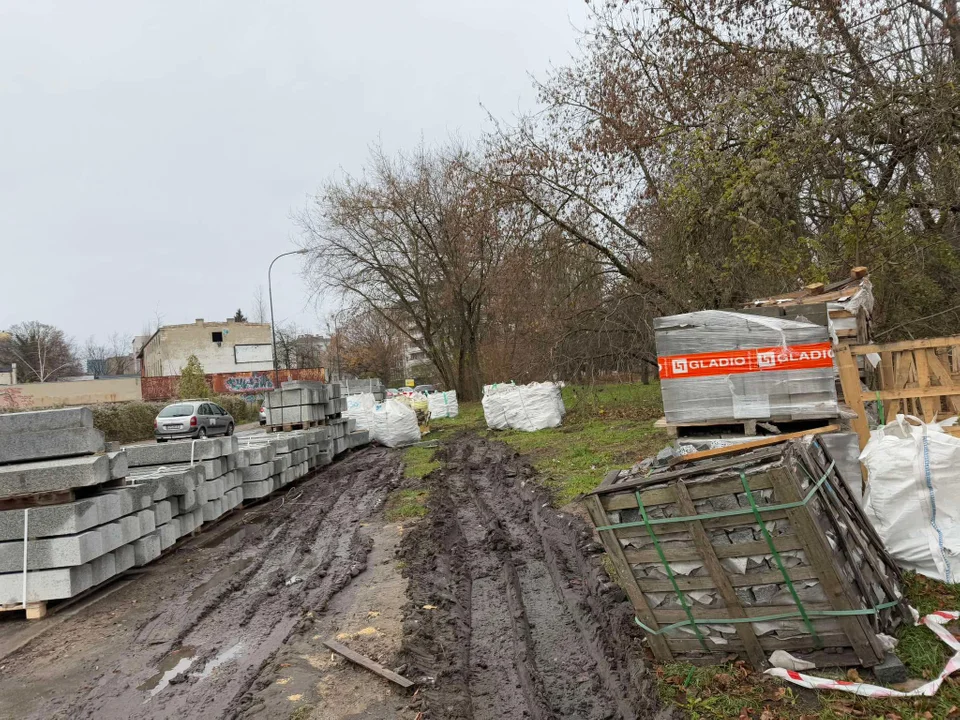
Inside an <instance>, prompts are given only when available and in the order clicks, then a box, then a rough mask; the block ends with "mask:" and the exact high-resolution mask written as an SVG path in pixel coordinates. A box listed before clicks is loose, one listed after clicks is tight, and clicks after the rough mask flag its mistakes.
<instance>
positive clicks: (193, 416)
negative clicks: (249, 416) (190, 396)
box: [153, 400, 236, 442]
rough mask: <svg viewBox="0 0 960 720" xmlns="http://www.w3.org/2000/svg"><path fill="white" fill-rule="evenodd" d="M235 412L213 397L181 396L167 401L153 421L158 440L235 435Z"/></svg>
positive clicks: (154, 432)
mask: <svg viewBox="0 0 960 720" xmlns="http://www.w3.org/2000/svg"><path fill="white" fill-rule="evenodd" d="M235 425H236V424H235V423H234V421H233V416H232V415H231V414H230V413H228V412H227V411H226V410H224V409H223V408H222V407H220V406H219V405H217V404H216V403H214V402H210V401H209V400H181V401H180V402H177V403H173V404H172V405H167V406H166V407H165V408H164V409H163V410H161V411H160V414H159V415H157V417H156V419H155V420H154V421H153V434H154V436H155V437H156V438H157V442H166V441H167V440H180V439H182V438H203V437H208V436H210V435H233V429H234V427H235Z"/></svg>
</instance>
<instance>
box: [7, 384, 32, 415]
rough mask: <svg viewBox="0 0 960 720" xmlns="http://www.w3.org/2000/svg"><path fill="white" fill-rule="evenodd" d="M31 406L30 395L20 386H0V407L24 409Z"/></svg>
mask: <svg viewBox="0 0 960 720" xmlns="http://www.w3.org/2000/svg"><path fill="white" fill-rule="evenodd" d="M31 406H32V403H31V401H30V396H29V395H24V394H23V391H22V390H21V389H20V388H0V409H3V410H26V409H28V408H30V407H31Z"/></svg>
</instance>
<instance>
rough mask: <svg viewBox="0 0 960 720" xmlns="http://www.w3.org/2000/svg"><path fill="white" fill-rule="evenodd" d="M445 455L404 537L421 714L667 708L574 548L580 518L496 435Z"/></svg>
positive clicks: (592, 570) (616, 602) (487, 715)
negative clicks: (556, 504)
mask: <svg viewBox="0 0 960 720" xmlns="http://www.w3.org/2000/svg"><path fill="white" fill-rule="evenodd" d="M444 459H445V461H446V463H445V467H444V468H442V469H441V470H438V471H436V472H434V473H433V474H432V475H431V476H429V477H428V478H427V483H428V488H429V490H430V500H429V509H430V512H429V514H428V515H427V518H426V519H425V520H424V521H422V522H421V523H419V524H418V525H417V526H416V527H415V528H414V529H413V530H412V531H411V532H410V533H409V534H408V535H407V536H406V538H405V539H404V542H403V545H402V555H403V559H404V560H405V562H406V563H407V567H406V569H405V571H404V574H405V575H406V576H407V577H408V578H409V582H410V585H409V588H408V595H409V597H410V602H409V603H408V605H407V608H406V615H405V619H404V659H405V660H406V661H407V662H409V663H410V667H411V670H410V671H409V672H410V673H411V674H413V676H415V677H416V676H417V674H419V676H420V677H419V678H418V679H420V680H421V681H422V682H423V683H424V688H425V689H424V690H423V691H422V692H421V695H422V696H423V698H424V701H423V705H422V707H423V709H424V711H425V714H426V716H427V717H430V718H444V719H445V720H446V719H447V718H449V719H451V720H458V719H461V718H462V719H464V720H492V719H493V718H508V717H509V718H524V717H528V718H536V719H548V718H558V719H559V718H569V719H573V718H576V719H577V720H600V719H602V718H654V717H657V716H658V715H659V716H661V717H669V716H670V712H669V711H663V713H660V711H659V709H658V706H657V701H656V692H655V688H654V685H653V680H652V676H651V674H650V672H649V670H648V669H647V668H646V667H645V666H644V663H643V660H642V655H641V653H642V650H641V644H640V633H639V631H638V630H637V629H636V628H635V627H634V626H633V623H632V622H631V619H632V612H631V609H630V607H629V605H628V604H627V603H625V602H623V600H622V594H621V593H619V592H610V591H609V590H610V586H609V582H608V581H606V579H605V576H604V574H603V573H602V571H601V570H600V567H599V562H598V560H597V559H596V558H595V557H591V556H590V553H588V552H586V551H585V550H584V547H585V546H587V545H589V544H590V543H591V541H592V532H591V531H590V530H589V529H588V528H587V526H586V525H585V524H584V523H583V522H582V521H581V520H579V518H576V517H573V516H570V515H565V514H561V513H558V512H557V511H556V510H555V509H553V508H552V507H551V506H550V505H549V503H548V498H547V496H546V495H545V493H543V491H542V490H541V489H539V488H538V487H537V486H536V485H535V484H534V483H532V482H531V479H532V477H533V476H534V472H533V470H532V469H531V468H530V467H529V466H527V465H525V464H524V463H522V462H521V461H519V460H518V458H517V456H516V454H515V453H513V452H512V451H511V450H509V449H508V448H507V447H506V446H504V445H502V444H500V443H490V442H487V441H486V440H482V439H480V438H477V437H475V436H467V435H464V436H460V437H458V438H456V439H455V440H453V441H451V442H450V443H449V445H448V447H447V448H446V450H445V458H444ZM424 605H433V606H436V609H433V610H429V609H424V607H423V606H424Z"/></svg>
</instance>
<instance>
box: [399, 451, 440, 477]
mask: <svg viewBox="0 0 960 720" xmlns="http://www.w3.org/2000/svg"><path fill="white" fill-rule="evenodd" d="M435 455H436V448H430V447H410V448H407V449H406V450H404V451H403V476H404V477H406V478H410V479H414V480H421V479H423V478H425V477H426V476H427V475H429V474H430V473H432V472H433V471H434V470H436V469H438V468H439V467H440V461H439V460H436V459H434V456H435Z"/></svg>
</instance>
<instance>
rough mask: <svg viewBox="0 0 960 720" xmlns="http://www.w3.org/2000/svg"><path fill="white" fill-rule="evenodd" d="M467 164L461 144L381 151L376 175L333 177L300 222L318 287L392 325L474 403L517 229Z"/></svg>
mask: <svg viewBox="0 0 960 720" xmlns="http://www.w3.org/2000/svg"><path fill="white" fill-rule="evenodd" d="M469 161H470V157H469V153H468V152H467V151H466V150H465V149H463V148H462V147H459V146H452V147H449V148H446V149H444V150H440V151H431V150H428V149H426V148H424V147H421V148H420V149H419V150H417V151H416V152H415V153H413V154H412V155H400V156H398V157H397V158H389V157H387V156H386V155H385V154H384V153H383V151H382V150H380V149H375V150H374V151H373V157H372V159H371V165H370V168H369V178H365V179H362V180H355V179H347V180H346V181H344V182H331V183H329V184H328V185H327V186H326V187H325V188H324V190H323V192H322V193H321V195H320V196H319V197H318V198H317V201H316V204H315V206H314V207H312V208H311V209H310V210H309V211H308V212H307V213H306V214H305V215H304V216H303V218H302V223H303V227H304V230H305V232H306V236H307V244H308V246H309V248H310V249H311V250H313V251H314V252H313V253H312V263H311V268H310V272H312V276H313V278H314V280H315V281H316V283H317V284H318V285H320V286H325V287H327V288H330V289H333V290H336V291H339V292H344V293H346V294H348V295H351V296H353V298H355V299H356V300H357V301H359V302H362V303H363V304H364V306H365V307H366V309H367V310H369V311H372V312H376V313H378V314H379V315H380V316H381V317H382V318H383V319H384V320H386V321H387V322H390V323H392V324H393V326H394V327H395V328H396V329H397V330H398V331H399V332H400V333H401V334H402V335H404V336H405V337H406V339H407V341H408V342H409V343H410V344H412V345H414V346H416V347H418V348H419V349H420V350H422V351H423V352H425V353H426V355H427V358H428V359H429V361H430V362H431V363H432V364H433V365H434V367H435V368H436V369H437V372H438V373H439V375H440V377H441V378H442V380H443V382H444V383H445V384H446V385H447V386H448V387H452V388H455V389H456V390H457V391H458V392H459V393H460V395H461V396H462V397H464V398H466V399H475V398H477V397H479V395H480V390H481V385H482V374H481V365H480V344H481V341H482V335H483V329H484V321H485V313H484V305H485V303H486V302H487V300H488V299H489V296H490V292H491V286H492V283H493V281H494V279H495V276H496V268H497V266H498V264H499V262H500V260H501V258H502V254H503V252H504V251H505V249H506V248H507V246H508V245H509V231H508V230H507V229H505V228H504V225H503V217H502V212H503V207H502V203H501V199H500V198H499V197H498V196H497V193H496V192H495V191H494V190H493V188H492V187H491V186H489V185H488V184H486V183H485V182H483V181H482V180H481V179H479V178H478V177H477V176H476V174H475V173H474V172H473V171H472V170H471V169H470V167H469Z"/></svg>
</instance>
